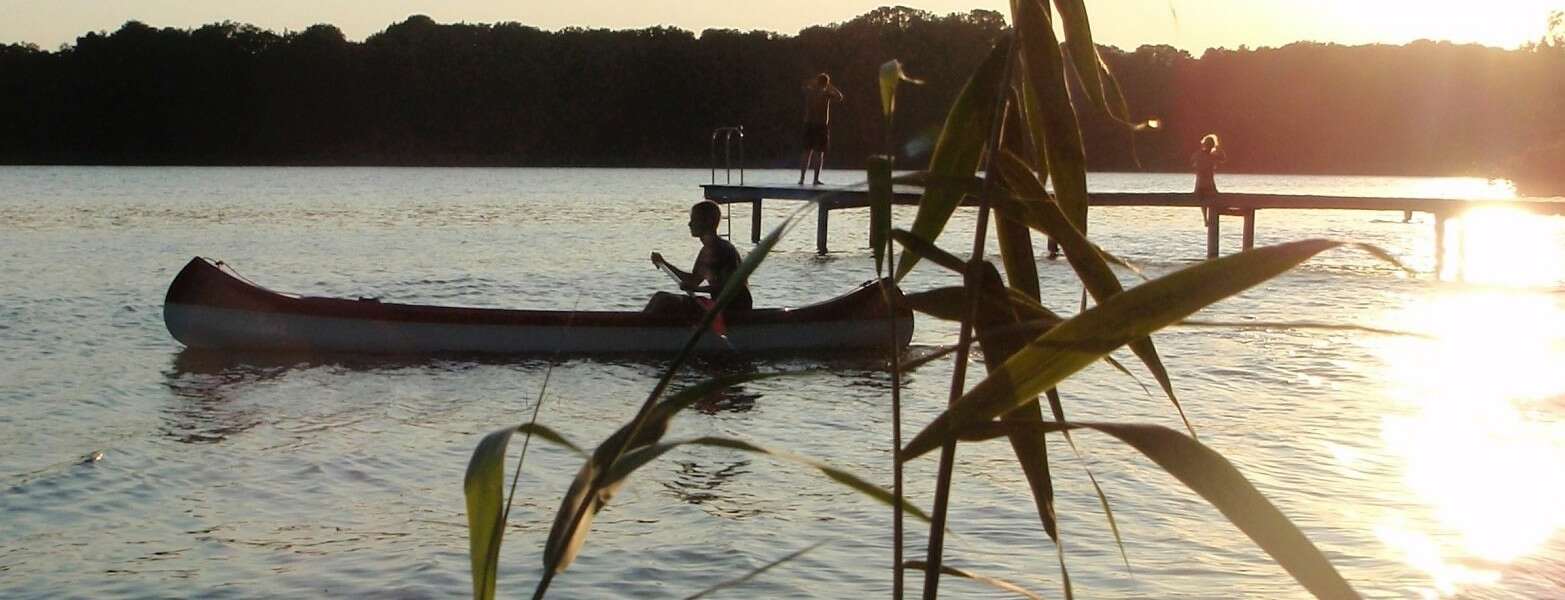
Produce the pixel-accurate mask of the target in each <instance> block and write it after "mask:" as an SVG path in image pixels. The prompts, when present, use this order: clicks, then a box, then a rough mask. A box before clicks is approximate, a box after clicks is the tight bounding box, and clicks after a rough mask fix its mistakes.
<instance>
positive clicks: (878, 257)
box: [868, 154, 892, 277]
mask: <svg viewBox="0 0 1565 600" xmlns="http://www.w3.org/2000/svg"><path fill="white" fill-rule="evenodd" d="M891 167H892V159H891V157H890V156H887V155H884V154H880V155H875V156H871V157H869V166H868V169H869V247H870V249H871V251H872V252H874V254H875V275H876V277H880V276H882V274H883V273H884V269H885V261H886V259H887V257H886V250H887V246H889V244H888V243H887V242H888V241H889V240H890V236H891V197H892V190H891Z"/></svg>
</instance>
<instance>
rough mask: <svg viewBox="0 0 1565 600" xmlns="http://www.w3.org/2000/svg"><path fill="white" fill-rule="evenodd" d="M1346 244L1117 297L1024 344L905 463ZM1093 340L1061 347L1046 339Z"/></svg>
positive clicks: (1211, 267)
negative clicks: (1117, 352) (1134, 344)
mask: <svg viewBox="0 0 1565 600" xmlns="http://www.w3.org/2000/svg"><path fill="white" fill-rule="evenodd" d="M1342 245H1344V243H1343V242H1337V241H1332V240H1304V241H1300V242H1292V243H1288V244H1278V245H1275V246H1266V247H1262V248H1255V249H1252V250H1246V251H1244V252H1240V253H1238V254H1232V255H1229V256H1225V257H1222V258H1218V259H1213V260H1209V261H1206V262H1203V263H1201V264H1198V265H1194V266H1191V267H1188V268H1185V269H1182V270H1179V271H1175V272H1173V273H1170V274H1168V275H1165V276H1163V277H1159V278H1157V279H1154V280H1152V281H1149V282H1147V283H1144V284H1141V285H1139V286H1136V287H1134V288H1131V289H1129V290H1127V291H1125V292H1122V293H1120V294H1116V295H1114V296H1112V297H1110V298H1108V299H1106V300H1104V301H1102V302H1101V303H1100V304H1098V305H1097V306H1094V307H1092V308H1089V309H1087V310H1085V311H1082V312H1081V313H1080V314H1077V315H1076V316H1074V317H1072V318H1070V319H1067V320H1066V321H1065V322H1063V323H1060V324H1059V325H1057V326H1055V327H1054V328H1053V329H1050V330H1049V332H1048V333H1045V334H1044V335H1043V336H1041V337H1039V338H1038V339H1037V340H1034V341H1033V342H1031V343H1029V344H1028V345H1027V347H1025V348H1023V349H1022V350H1021V351H1019V352H1018V353H1017V354H1016V355H1015V356H1012V357H1011V359H1010V360H1007V361H1006V362H1005V364H1004V365H1002V366H1001V368H999V369H997V370H996V371H995V372H994V373H992V374H991V375H990V376H989V377H988V378H985V379H984V380H983V381H980V382H979V383H978V384H977V385H976V386H974V387H973V388H972V389H971V390H969V391H968V392H967V393H966V394H964V395H963V396H962V397H961V398H960V399H958V400H957V401H956V402H955V403H953V404H952V405H951V406H950V407H948V408H947V409H946V410H945V411H944V412H942V413H941V414H940V415H939V416H938V417H936V418H935V420H934V421H933V422H932V423H930V424H929V425H928V426H926V427H925V428H924V430H923V431H921V432H919V433H918V435H916V436H914V438H913V440H912V441H910V442H908V446H907V450H906V452H905V454H903V459H904V460H909V459H911V458H913V457H917V456H920V455H923V454H925V453H927V452H929V451H930V450H933V449H934V448H937V447H939V446H940V445H941V444H942V443H943V441H944V440H945V439H946V438H947V437H948V436H950V435H951V434H952V432H954V431H959V430H960V429H962V428H964V427H967V426H969V425H973V424H975V423H982V422H986V421H989V420H992V419H994V418H995V417H998V416H1000V415H1002V414H1005V413H1007V412H1010V411H1011V410H1014V409H1015V408H1017V407H1019V406H1021V405H1022V404H1024V403H1026V402H1027V401H1028V399H1029V398H1030V397H1032V396H1036V395H1037V394H1039V393H1041V392H1042V391H1043V390H1046V389H1048V388H1051V387H1054V386H1055V385H1057V384H1059V383H1060V381H1062V380H1064V379H1065V378H1066V377H1068V376H1070V375H1072V374H1074V373H1075V372H1077V371H1079V370H1081V369H1082V368H1083V367H1086V366H1087V365H1088V364H1090V363H1091V362H1093V361H1096V360H1098V359H1100V358H1102V357H1103V356H1104V355H1106V354H1108V353H1109V352H1110V351H1112V350H1113V349H1114V348H1117V347H1118V346H1120V345H1124V344H1126V343H1129V342H1131V341H1134V340H1137V339H1140V338H1144V337H1147V336H1148V335H1150V334H1151V333H1152V332H1154V331H1157V330H1158V329H1161V328H1163V327H1166V326H1168V325H1170V324H1173V323H1175V322H1178V321H1179V320H1181V319H1184V318H1185V317H1188V316H1190V315H1191V314H1193V313H1195V312H1196V311H1198V310H1200V309H1202V308H1205V307H1206V306H1209V305H1211V304H1212V303H1214V302H1217V301H1219V300H1222V299H1224V298H1227V297H1229V296H1232V295H1234V294H1237V293H1239V292H1242V291H1244V290H1246V289H1249V288H1250V287H1252V286H1254V285H1257V284H1259V283H1261V282H1264V281H1266V280H1268V279H1271V278H1273V277H1276V276H1277V275H1279V274H1281V273H1283V272H1285V271H1287V270H1289V269H1292V268H1293V267H1295V266H1297V265H1298V264H1299V263H1301V262H1303V261H1305V260H1307V259H1309V258H1310V257H1312V256H1314V255H1316V254H1318V253H1320V252H1323V251H1325V250H1328V249H1331V248H1336V247H1338V246H1342ZM1054 342H1064V343H1067V344H1087V345H1097V348H1096V349H1093V350H1085V349H1074V348H1071V349H1062V348H1055V347H1051V345H1050V344H1051V343H1054Z"/></svg>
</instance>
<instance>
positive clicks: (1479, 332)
mask: <svg viewBox="0 0 1565 600" xmlns="http://www.w3.org/2000/svg"><path fill="white" fill-rule="evenodd" d="M1495 218H1508V217H1503V216H1497V217H1495ZM1478 264H1482V265H1485V266H1486V268H1493V269H1495V270H1493V271H1487V272H1489V273H1497V274H1506V273H1513V272H1514V269H1513V267H1511V266H1508V265H1509V264H1510V263H1497V265H1498V266H1496V265H1489V264H1488V263H1478ZM1528 266H1534V265H1528ZM1469 268H1473V264H1471V263H1470V265H1469ZM1475 271H1476V269H1475ZM1560 304H1561V303H1560V301H1559V299H1558V298H1557V297H1555V296H1554V295H1551V294H1546V293H1537V292H1525V291H1518V290H1506V289H1503V288H1493V287H1490V288H1473V287H1466V286H1462V287H1460V288H1459V289H1456V290H1453V291H1450V292H1442V293H1440V294H1439V295H1434V296H1431V297H1430V298H1429V299H1428V300H1427V301H1424V302H1423V303H1422V304H1420V305H1417V306H1414V307H1411V308H1409V309H1407V310H1405V311H1404V312H1401V313H1398V314H1394V315H1391V318H1390V320H1391V321H1392V322H1393V323H1394V326H1395V327H1397V328H1399V329H1405V330H1412V331H1420V332H1427V333H1430V334H1431V335H1432V336H1433V337H1432V338H1431V339H1416V338H1412V339H1409V338H1398V339H1392V340H1386V341H1384V342H1383V343H1384V348H1382V350H1383V352H1382V354H1383V355H1384V356H1385V360H1386V363H1387V380H1386V389H1387V398H1388V400H1389V401H1390V402H1389V404H1388V408H1387V411H1388V413H1390V414H1389V415H1388V416H1386V417H1385V418H1384V419H1383V421H1382V427H1381V438H1382V440H1383V442H1384V444H1385V450H1386V451H1387V453H1388V455H1390V456H1392V457H1394V458H1395V459H1396V460H1397V461H1399V462H1400V467H1401V468H1400V469H1399V470H1400V480H1399V481H1387V482H1384V485H1386V486H1388V487H1390V488H1392V489H1391V490H1390V491H1391V493H1392V494H1393V495H1395V496H1399V497H1402V498H1406V499H1407V501H1406V502H1405V504H1404V505H1403V506H1401V507H1399V508H1396V509H1387V510H1386V511H1385V514H1384V515H1382V517H1381V518H1380V519H1379V520H1378V523H1377V524H1376V526H1375V533H1376V535H1377V536H1378V537H1379V538H1380V540H1381V541H1382V542H1383V543H1385V544H1386V546H1387V547H1388V548H1390V550H1391V552H1392V553H1393V554H1394V555H1396V556H1397V557H1398V558H1400V559H1401V560H1403V561H1404V562H1405V563H1406V564H1408V565H1410V566H1412V567H1414V568H1416V569H1419V570H1421V571H1424V572H1426V573H1427V574H1428V575H1429V576H1430V578H1431V583H1432V588H1431V589H1429V590H1425V592H1424V593H1425V595H1426V596H1427V597H1438V596H1448V595H1453V594H1456V593H1458V592H1460V591H1461V590H1462V589H1463V588H1465V587H1468V586H1473V585H1485V584H1492V583H1495V582H1497V581H1500V580H1501V579H1503V577H1504V575H1505V572H1506V570H1507V568H1508V566H1509V565H1510V564H1512V563H1514V562H1515V561H1517V560H1519V559H1523V558H1525V557H1527V556H1529V555H1531V554H1534V553H1536V552H1537V551H1539V550H1540V549H1541V548H1543V547H1544V545H1545V544H1546V543H1548V542H1549V540H1550V539H1551V538H1553V537H1554V536H1555V535H1557V534H1559V533H1560V532H1562V531H1565V510H1561V507H1562V506H1565V478H1562V477H1561V473H1565V414H1562V413H1565V369H1561V368H1560V365H1565V310H1562V308H1565V307H1562V306H1561V305H1560Z"/></svg>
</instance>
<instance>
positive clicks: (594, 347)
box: [163, 257, 913, 354]
mask: <svg viewBox="0 0 1565 600" xmlns="http://www.w3.org/2000/svg"><path fill="white" fill-rule="evenodd" d="M900 298H901V293H900V292H896V300H900ZM895 303H896V304H897V305H898V306H897V307H896V308H895V310H888V308H887V306H886V304H885V302H884V301H883V300H882V299H881V293H880V289H879V287H878V286H875V285H873V284H872V283H870V284H864V285H863V286H860V287H859V288H858V289H855V290H853V291H851V292H848V293H847V294H844V295H842V296H840V297H837V298H833V299H831V300H827V301H825V302H821V303H818V304H812V305H809V306H801V307H798V308H767V309H757V310H748V311H729V313H728V314H726V315H725V316H724V320H725V321H726V335H724V336H718V335H716V334H714V333H712V332H707V333H706V334H704V335H703V336H702V338H701V341H700V343H699V344H698V345H697V350H699V351H702V352H709V353H711V352H738V353H757V352H809V351H837V350H869V349H877V348H884V347H885V344H886V339H887V335H888V326H887V320H888V319H894V320H895V322H896V336H897V346H898V348H901V347H905V346H906V345H907V344H908V341H909V340H911V339H912V336H913V313H912V311H910V310H909V309H908V308H906V307H904V306H900V304H901V303H900V302H895ZM697 319H698V315H662V314H651V313H646V312H640V311H554V310H506V309H496V308H463V307H447V306H425V305H415V304H394V303H389V302H380V301H378V300H373V299H362V300H346V299H339V298H314V297H305V296H296V295H292V294H283V293H278V292H274V291H271V290H268V289H266V288H263V287H261V286H258V285H255V284H253V283H250V282H249V281H247V280H245V279H244V278H242V277H240V276H238V274H236V273H234V272H233V270H232V269H230V268H228V266H227V265H225V264H223V263H221V262H214V261H212V260H210V259H206V258H201V257H197V258H194V259H191V261H190V263H189V264H187V265H185V268H184V269H182V270H181V271H180V272H179V275H177V276H175V277H174V282H173V283H171V284H170V285H169V288H168V295H167V297H165V298H164V301H163V322H164V324H166V325H167V326H168V331H169V333H170V334H173V336H174V339H177V340H179V341H180V342H181V343H183V344H185V345H186V346H189V347H191V348H203V349H223V350H275V351H304V352H362V353H373V354H424V353H446V352H451V353H469V352H470V353H491V354H527V353H552V352H566V353H619V352H625V353H672V352H678V351H679V349H680V348H682V347H683V346H684V344H685V341H686V340H687V338H688V337H689V336H690V332H691V330H692V327H693V326H694V325H695V323H696V321H697Z"/></svg>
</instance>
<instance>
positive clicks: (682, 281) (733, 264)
mask: <svg viewBox="0 0 1565 600" xmlns="http://www.w3.org/2000/svg"><path fill="white" fill-rule="evenodd" d="M722 217H723V209H722V208H720V207H719V206H718V205H717V203H716V202H713V201H711V200H702V201H701V202H697V203H696V204H695V206H692V207H690V237H695V238H700V239H701V253H700V254H697V255H696V264H695V266H693V267H690V271H689V272H685V271H681V270H679V268H677V267H675V266H674V265H671V264H668V261H666V260H663V255H662V254H659V253H657V252H653V253H652V264H654V265H657V266H659V267H662V268H665V269H668V271H669V272H670V273H673V274H674V276H675V277H678V278H679V289H682V290H685V291H686V292H700V293H705V294H709V295H711V296H712V297H713V298H714V299H715V298H716V297H717V295H718V294H719V293H721V292H722V291H723V286H724V285H726V284H727V283H728V280H729V278H731V277H733V275H734V272H735V271H738V270H739V261H740V260H741V259H740V256H739V251H738V250H736V249H734V245H733V244H731V243H729V242H728V240H725V239H723V238H720V237H718V236H717V223H718V221H721V220H722ZM702 283H705V285H702ZM752 302H753V301H752V300H751V299H750V288H749V286H748V285H746V283H745V282H740V285H739V295H738V296H736V297H734V301H733V303H732V304H729V305H728V308H729V309H731V310H750V308H751V305H752ZM679 306H687V307H688V306H689V302H688V300H687V299H686V298H685V297H683V296H680V295H678V294H671V293H668V292H658V293H657V294H656V295H654V296H653V297H652V301H651V302H649V303H647V308H646V310H648V311H654V312H657V311H664V310H680V309H679V308H676V307H679Z"/></svg>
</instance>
